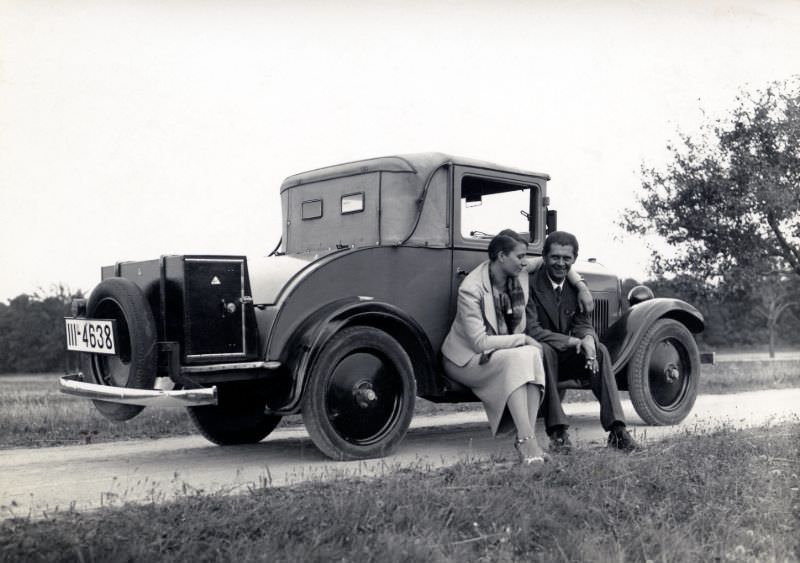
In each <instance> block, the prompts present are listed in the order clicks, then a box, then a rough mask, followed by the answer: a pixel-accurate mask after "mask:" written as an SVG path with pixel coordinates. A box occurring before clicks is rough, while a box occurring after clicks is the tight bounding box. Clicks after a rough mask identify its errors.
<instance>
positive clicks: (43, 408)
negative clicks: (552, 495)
mask: <svg viewBox="0 0 800 563" xmlns="http://www.w3.org/2000/svg"><path fill="white" fill-rule="evenodd" d="M784 387H800V362H798V361H797V360H776V361H766V360H765V361H756V362H753V361H750V362H726V363H723V364H718V365H714V366H706V365H704V366H703V368H702V374H701V378H700V393H736V392H739V391H747V390H756V389H778V388H784ZM624 395H626V393H623V396H624ZM593 400H595V398H594V395H593V394H592V392H591V391H574V390H573V391H569V392H568V393H567V396H566V402H580V401H593ZM481 408H482V407H481V405H480V403H462V404H435V403H431V402H429V401H425V400H423V399H418V400H417V408H416V414H417V415H425V414H435V413H443V412H454V411H464V410H475V409H481ZM300 422H301V420H300V417H299V416H291V417H287V418H286V419H285V420H284V422H283V424H290V425H291V424H300ZM195 433H196V430H195V428H194V426H193V425H192V423H191V422H190V421H189V417H188V416H187V414H186V412H185V410H184V409H179V408H178V409H174V408H173V409H170V408H147V409H145V410H144V412H143V413H142V414H140V415H139V416H137V417H136V418H134V419H133V420H130V421H128V422H123V423H119V422H111V421H109V420H106V419H105V418H103V417H102V416H101V415H100V414H99V413H98V412H97V411H96V410H95V409H94V407H93V406H92V403H91V402H89V401H86V400H83V399H79V398H77V397H73V396H69V395H64V394H62V393H59V391H58V376H57V375H52V374H50V375H14V376H0V449H1V448H9V447H37V446H55V445H65V444H82V443H89V442H110V441H115V440H133V439H148V438H164V437H168V436H182V435H189V434H195Z"/></svg>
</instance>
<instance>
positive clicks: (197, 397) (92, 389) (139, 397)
mask: <svg viewBox="0 0 800 563" xmlns="http://www.w3.org/2000/svg"><path fill="white" fill-rule="evenodd" d="M58 385H59V387H60V390H61V392H62V393H67V394H68V395H77V396H78V397H83V398H84V399H93V400H96V401H108V402H111V403H123V404H126V405H140V406H146V407H151V406H162V407H198V406H203V405H216V404H217V388H216V387H203V388H200V389H181V390H178V391H164V390H161V389H129V388H127V387H111V386H109V385H97V384H96V383H86V382H85V381H83V375H82V374H72V375H65V376H64V377H62V378H60V379H59V380H58Z"/></svg>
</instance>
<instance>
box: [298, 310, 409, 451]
mask: <svg viewBox="0 0 800 563" xmlns="http://www.w3.org/2000/svg"><path fill="white" fill-rule="evenodd" d="M416 395H417V384H416V380H415V379H414V368H413V367H412V365H411V360H410V359H409V357H408V354H406V351H405V350H404V349H403V347H402V346H401V345H400V344H399V343H398V342H397V341H396V340H395V339H394V338H392V337H391V336H390V335H389V334H387V333H385V332H383V331H382V330H379V329H376V328H372V327H366V326H355V327H350V328H345V329H343V330H341V331H340V332H338V333H337V334H335V335H334V336H333V337H332V338H331V339H330V341H329V342H327V343H326V344H325V346H324V348H323V349H322V350H321V351H320V354H319V356H318V357H317V359H316V361H315V362H314V365H313V366H312V368H311V371H310V373H309V381H308V387H307V388H306V390H305V396H304V397H303V422H304V423H305V425H306V429H307V430H308V433H309V435H310V436H311V439H312V441H313V442H314V444H315V445H316V446H317V447H318V448H319V449H320V451H322V453H324V454H325V455H327V456H328V457H330V458H333V459H336V460H352V459H367V458H373V457H383V456H386V455H388V454H389V453H391V452H392V450H393V449H394V448H395V447H396V446H397V444H398V443H400V441H401V440H402V439H403V437H404V436H405V434H406V432H407V431H408V425H409V424H410V423H411V417H412V415H413V414H414V401H415V399H416Z"/></svg>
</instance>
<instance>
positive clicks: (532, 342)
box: [525, 334, 542, 352]
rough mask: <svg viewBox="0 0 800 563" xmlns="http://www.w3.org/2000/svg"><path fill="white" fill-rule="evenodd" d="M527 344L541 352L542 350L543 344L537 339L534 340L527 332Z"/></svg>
mask: <svg viewBox="0 0 800 563" xmlns="http://www.w3.org/2000/svg"><path fill="white" fill-rule="evenodd" d="M525 346H533V347H534V348H536V349H537V350H539V352H541V351H542V345H541V344H539V343H538V342H536V340H534V339H533V338H531V337H530V336H528V335H527V334H526V335H525Z"/></svg>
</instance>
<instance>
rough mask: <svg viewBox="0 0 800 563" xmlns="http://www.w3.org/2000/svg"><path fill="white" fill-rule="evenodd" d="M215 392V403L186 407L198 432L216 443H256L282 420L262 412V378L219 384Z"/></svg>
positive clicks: (263, 401) (264, 393) (264, 400)
mask: <svg viewBox="0 0 800 563" xmlns="http://www.w3.org/2000/svg"><path fill="white" fill-rule="evenodd" d="M217 393H218V394H217V397H218V404H216V405H208V406H202V407H189V408H188V409H187V410H188V411H189V418H191V419H192V422H193V423H194V425H195V426H196V427H197V429H198V431H199V432H200V434H202V435H203V436H205V438H206V439H208V440H209V441H211V442H213V443H215V444H219V445H220V446H233V445H237V444H256V443H258V442H260V441H261V440H263V439H264V438H266V437H267V436H268V435H269V434H270V433H271V432H272V431H273V430H275V427H276V426H278V423H279V422H280V421H281V417H280V416H276V415H270V414H266V413H265V410H266V407H267V388H266V386H265V385H264V384H263V382H255V383H254V382H248V381H245V382H241V383H227V384H220V385H217Z"/></svg>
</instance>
